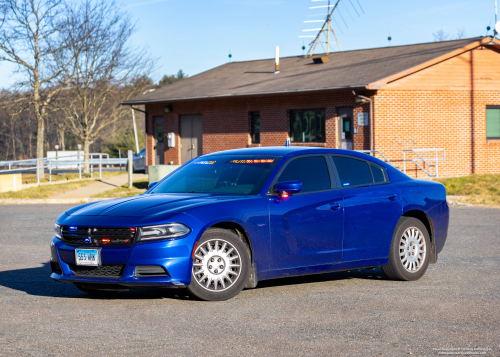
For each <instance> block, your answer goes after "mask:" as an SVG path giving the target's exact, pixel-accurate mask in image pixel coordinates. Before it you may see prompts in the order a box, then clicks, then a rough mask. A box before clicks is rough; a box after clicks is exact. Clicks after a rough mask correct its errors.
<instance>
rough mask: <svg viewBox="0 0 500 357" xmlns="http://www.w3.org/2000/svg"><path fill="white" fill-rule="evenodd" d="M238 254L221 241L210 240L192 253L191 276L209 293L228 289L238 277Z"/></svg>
mask: <svg viewBox="0 0 500 357" xmlns="http://www.w3.org/2000/svg"><path fill="white" fill-rule="evenodd" d="M240 272H241V258H240V253H239V252H238V250H237V249H236V247H235V246H233V245H232V244H231V243H229V242H227V241H225V240H223V239H212V240H209V241H206V242H204V243H202V244H201V245H198V247H197V248H196V251H195V253H194V261H193V276H194V278H195V280H196V282H197V283H198V284H199V285H200V286H201V287H202V288H204V289H205V290H208V291H210V292H217V291H224V290H227V289H229V288H230V287H231V286H232V285H234V283H235V282H236V281H237V280H238V278H239V277H240Z"/></svg>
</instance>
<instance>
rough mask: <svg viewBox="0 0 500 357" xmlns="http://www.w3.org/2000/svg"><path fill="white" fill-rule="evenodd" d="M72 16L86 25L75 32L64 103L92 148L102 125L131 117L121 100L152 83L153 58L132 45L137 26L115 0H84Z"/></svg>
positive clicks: (71, 123) (62, 106)
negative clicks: (131, 41) (68, 83)
mask: <svg viewBox="0 0 500 357" xmlns="http://www.w3.org/2000/svg"><path fill="white" fill-rule="evenodd" d="M71 17H72V18H73V20H72V21H73V22H74V23H78V24H81V26H80V27H79V33H78V34H73V35H72V36H73V38H72V46H73V47H72V48H73V52H74V58H75V61H74V63H73V64H72V68H73V69H72V71H73V73H72V74H71V76H72V77H73V79H72V81H71V89H70V90H68V91H67V92H66V93H65V95H64V96H62V97H61V102H60V105H59V108H60V109H61V110H62V111H63V112H64V113H65V116H66V120H67V121H68V126H69V130H70V131H71V132H72V133H73V134H74V135H75V136H76V137H77V138H79V139H81V140H82V141H83V150H84V152H85V153H86V154H88V153H89V152H90V145H91V144H92V143H93V142H94V141H95V140H96V139H97V138H98V137H99V135H100V134H101V133H102V131H103V129H105V128H106V127H108V126H109V125H111V124H113V123H116V122H118V121H119V120H122V119H125V118H127V119H128V118H130V115H131V114H130V108H128V107H127V108H125V107H122V106H120V102H122V101H124V100H126V99H129V98H131V97H133V96H135V95H138V94H140V93H141V92H143V91H144V90H145V89H146V88H148V87H150V86H151V85H152V84H151V81H148V80H145V79H147V78H148V77H147V74H149V73H150V71H151V69H152V66H153V64H154V63H153V61H151V60H150V59H149V58H148V57H147V55H145V54H144V51H142V52H141V53H139V51H138V50H137V49H134V48H132V47H131V45H130V37H131V35H132V34H133V33H134V31H135V26H134V25H133V23H132V21H131V19H130V17H129V16H128V15H127V14H126V13H124V12H122V11H120V10H119V8H118V6H117V5H116V3H115V2H114V1H109V0H84V1H82V3H81V4H80V6H79V7H77V8H76V9H75V10H73V12H72V15H71ZM80 39H81V40H80ZM85 161H86V162H87V161H88V156H86V157H85ZM85 168H86V170H88V165H85Z"/></svg>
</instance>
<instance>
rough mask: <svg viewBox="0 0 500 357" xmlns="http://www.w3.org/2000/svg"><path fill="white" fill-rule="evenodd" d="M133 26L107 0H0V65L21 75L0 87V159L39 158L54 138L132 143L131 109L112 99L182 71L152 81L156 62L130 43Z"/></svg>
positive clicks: (71, 145) (68, 142)
mask: <svg viewBox="0 0 500 357" xmlns="http://www.w3.org/2000/svg"><path fill="white" fill-rule="evenodd" d="M135 30H136V25H135V24H134V22H133V21H132V19H131V18H130V16H129V15H128V14H127V13H126V12H125V11H123V10H122V9H121V8H120V6H118V4H117V3H116V2H115V1H114V0H79V1H78V0H77V1H71V0H0V63H1V62H10V63H13V64H14V65H15V73H16V74H17V76H18V77H19V78H21V80H19V81H18V82H17V83H16V84H15V85H14V86H12V87H11V88H9V89H3V90H2V91H1V92H0V123H1V125H0V160H2V159H3V160H11V159H13V160H19V159H22V158H33V157H37V158H42V157H44V156H45V154H46V152H47V151H48V149H53V148H54V146H55V144H58V145H59V146H60V148H61V149H62V150H65V149H66V150H67V149H76V145H77V144H81V145H82V146H83V151H84V152H85V153H89V152H91V148H92V151H93V152H102V151H106V150H107V151H108V152H109V153H114V152H115V149H116V145H130V144H132V145H133V140H132V142H130V141H131V140H130V139H131V138H133V132H132V123H131V119H130V117H131V109H130V107H128V106H121V105H120V103H121V102H122V101H124V100H127V99H130V98H132V97H135V96H137V95H140V94H142V93H144V92H145V91H147V90H150V89H153V88H157V87H160V86H163V85H167V84H170V83H173V82H175V81H177V80H180V79H183V78H186V77H187V75H186V74H185V73H184V72H182V70H181V71H179V72H178V73H177V75H171V76H167V75H165V76H164V77H163V78H162V79H161V80H160V82H159V83H158V84H155V83H153V81H152V80H151V78H150V77H151V74H152V72H153V69H154V67H155V65H156V60H154V59H152V57H151V56H150V55H149V54H148V53H147V51H146V50H145V49H144V48H137V47H134V46H133V45H132V44H131V36H132V35H133V33H134V32H135ZM137 114H139V112H137ZM137 118H138V123H141V124H142V125H143V123H144V120H141V118H143V117H142V116H139V115H138V116H137ZM139 137H140V141H142V142H144V137H143V135H139ZM128 148H131V147H128ZM122 149H125V147H122Z"/></svg>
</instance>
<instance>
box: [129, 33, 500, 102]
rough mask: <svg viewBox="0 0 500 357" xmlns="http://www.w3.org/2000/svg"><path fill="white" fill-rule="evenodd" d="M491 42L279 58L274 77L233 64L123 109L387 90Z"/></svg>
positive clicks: (263, 65)
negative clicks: (205, 100) (322, 59)
mask: <svg viewBox="0 0 500 357" xmlns="http://www.w3.org/2000/svg"><path fill="white" fill-rule="evenodd" d="M491 41H498V40H496V39H492V38H491V37H476V38H469V39H462V40H454V41H443V42H430V43H422V44H416V45H405V46H393V47H381V48H372V49H365V50H354V51H343V52H334V53H330V54H329V55H328V58H329V61H328V62H326V63H322V64H314V63H313V61H312V59H311V58H309V57H308V58H304V57H303V56H294V57H284V58H280V73H278V74H274V73H273V72H274V58H271V59H264V60H256V61H243V62H231V63H226V64H224V65H221V66H219V67H216V68H213V69H211V70H208V71H206V72H203V73H200V74H198V75H195V76H192V77H189V78H187V79H183V80H182V81H179V82H175V83H173V84H170V85H166V86H164V87H161V88H159V89H156V90H154V91H151V92H146V93H145V94H142V95H140V96H138V97H135V98H132V99H130V100H127V101H125V102H123V103H122V104H145V103H151V102H164V101H168V102H173V101H179V100H189V99H202V98H218V97H219V98H220V97H231V96H247V95H256V94H273V93H294V92H303V91H318V90H331V89H349V88H353V89H354V88H360V87H361V88H367V89H377V88H383V86H384V85H385V84H387V83H388V82H390V81H393V80H396V79H398V78H401V77H403V76H406V75H408V74H411V73H413V72H415V71H418V70H420V69H422V68H425V67H428V66H430V65H432V64H435V63H437V62H440V61H442V60H445V59H447V58H450V57H452V56H456V55H458V54H460V53H463V52H465V51H467V50H470V49H472V48H475V47H478V46H480V45H481V44H486V43H490V42H491ZM318 56H319V55H318ZM321 56H326V55H321Z"/></svg>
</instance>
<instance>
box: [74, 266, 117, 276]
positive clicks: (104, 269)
mask: <svg viewBox="0 0 500 357" xmlns="http://www.w3.org/2000/svg"><path fill="white" fill-rule="evenodd" d="M124 266H125V265H122V264H104V265H101V266H98V267H86V266H79V265H75V264H70V265H69V267H70V269H71V271H72V272H73V274H75V275H81V276H100V277H121V276H122V274H123V267H124Z"/></svg>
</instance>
